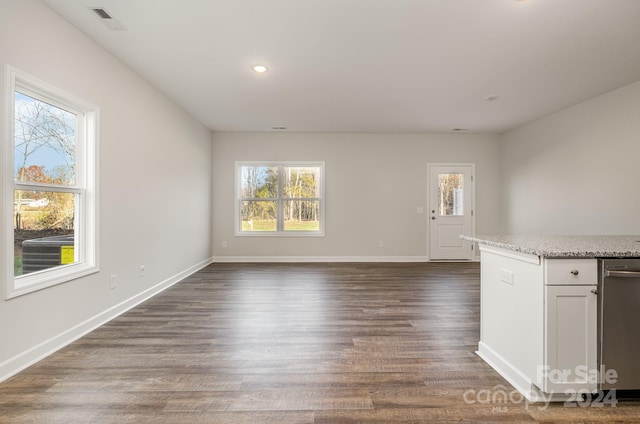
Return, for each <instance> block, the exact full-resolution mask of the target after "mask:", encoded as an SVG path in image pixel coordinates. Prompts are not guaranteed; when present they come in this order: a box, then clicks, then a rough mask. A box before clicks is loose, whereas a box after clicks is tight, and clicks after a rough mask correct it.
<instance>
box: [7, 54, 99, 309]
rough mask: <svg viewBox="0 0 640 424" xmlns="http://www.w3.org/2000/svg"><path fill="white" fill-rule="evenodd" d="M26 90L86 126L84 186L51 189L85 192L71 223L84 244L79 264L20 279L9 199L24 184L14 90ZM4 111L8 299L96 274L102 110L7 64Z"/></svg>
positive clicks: (81, 166) (82, 168) (80, 171)
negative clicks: (17, 159) (18, 178)
mask: <svg viewBox="0 0 640 424" xmlns="http://www.w3.org/2000/svg"><path fill="white" fill-rule="evenodd" d="M16 88H18V89H19V90H18V91H26V92H27V93H26V94H33V95H35V96H36V97H37V98H39V99H43V100H47V101H51V102H52V103H53V104H54V105H55V104H60V105H65V106H66V107H71V108H72V109H73V110H74V111H77V112H80V113H82V114H83V115H84V117H85V119H84V120H83V121H84V124H83V125H80V129H81V131H82V133H83V136H84V143H83V149H82V150H81V151H80V152H79V153H78V155H79V156H80V159H81V160H79V161H77V163H78V168H77V169H76V172H77V175H78V177H77V178H79V180H80V181H81V183H82V184H83V186H82V187H81V188H77V187H57V186H51V188H52V189H54V190H55V191H68V192H73V193H78V192H79V191H82V192H83V195H82V196H80V199H82V202H81V204H78V205H77V206H76V207H77V208H78V209H79V210H80V211H81V213H80V214H79V216H78V217H77V218H76V223H75V228H76V231H75V236H76V240H75V246H82V247H81V248H80V249H76V250H78V252H77V253H76V254H77V255H78V262H77V263H73V264H69V265H61V266H58V267H55V268H52V269H48V270H43V271H38V272H33V273H30V274H27V275H24V276H20V277H14V275H13V259H14V258H13V242H14V237H13V195H14V189H16V188H21V187H25V186H28V184H24V183H20V184H16V183H15V175H14V173H15V170H14V166H15V165H14V153H15V147H14V106H15V100H14V92H15V90H16ZM4 93H5V99H4V102H5V108H4V110H5V113H4V124H5V125H4V127H5V131H4V158H5V159H4V161H3V163H2V164H1V166H3V168H4V172H3V176H4V178H3V181H4V184H3V187H2V191H3V193H4V194H3V196H2V201H1V202H0V207H1V210H2V211H3V213H2V225H3V229H4V233H5V237H3V238H4V240H5V243H4V244H3V245H2V246H1V247H0V248H1V249H2V250H3V251H4V252H3V254H2V255H1V259H0V261H1V262H2V269H4V270H5V275H4V276H3V279H4V297H5V299H11V298H14V297H17V296H21V295H24V294H27V293H31V292H34V291H36V290H41V289H44V288H46V287H51V286H54V285H57V284H61V283H64V282H67V281H70V280H74V279H76V278H80V277H83V276H86V275H89V274H93V273H95V272H98V271H99V264H98V161H97V152H98V140H99V137H98V136H99V128H98V125H99V115H100V110H99V108H98V107H97V106H95V105H92V104H90V103H88V102H86V101H84V100H82V99H79V98H77V97H76V96H73V95H71V94H69V93H66V92H64V91H63V90H60V89H59V88H57V87H54V86H52V85H50V84H48V83H46V82H44V81H41V80H39V79H37V78H35V77H32V76H30V75H28V74H26V73H24V72H22V71H19V70H17V69H15V68H13V67H11V66H5V90H4Z"/></svg>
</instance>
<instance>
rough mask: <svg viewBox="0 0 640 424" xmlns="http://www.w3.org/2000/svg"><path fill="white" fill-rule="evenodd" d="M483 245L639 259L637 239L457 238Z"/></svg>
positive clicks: (534, 252) (549, 254)
mask: <svg viewBox="0 0 640 424" xmlns="http://www.w3.org/2000/svg"><path fill="white" fill-rule="evenodd" d="M460 238H462V239H463V240H467V241H471V242H478V243H480V244H484V245H486V246H493V247H500V248H503V249H509V250H513V251H516V252H522V253H529V254H532V255H537V256H544V257H547V258H568V257H576V258H577V257H579V258H640V236H632V235H630V236H560V235H558V236H544V235H537V236H527V235H491V236H473V237H471V236H460Z"/></svg>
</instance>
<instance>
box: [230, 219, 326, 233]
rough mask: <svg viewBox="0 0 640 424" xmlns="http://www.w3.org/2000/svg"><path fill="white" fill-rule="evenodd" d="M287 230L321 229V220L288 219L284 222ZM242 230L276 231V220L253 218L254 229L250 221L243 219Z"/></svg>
mask: <svg viewBox="0 0 640 424" xmlns="http://www.w3.org/2000/svg"><path fill="white" fill-rule="evenodd" d="M284 229H285V231H320V222H318V221H286V222H285V223H284ZM242 231H276V221H275V220H264V221H259V220H255V219H254V220H253V229H252V227H251V226H250V225H249V222H247V221H242Z"/></svg>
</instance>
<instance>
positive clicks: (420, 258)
mask: <svg viewBox="0 0 640 424" xmlns="http://www.w3.org/2000/svg"><path fill="white" fill-rule="evenodd" d="M213 262H249V263H251V262H273V263H277V262H300V263H303V262H429V258H427V257H426V256H214V258H213Z"/></svg>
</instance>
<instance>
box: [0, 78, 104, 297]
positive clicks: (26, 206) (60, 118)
mask: <svg viewBox="0 0 640 424" xmlns="http://www.w3.org/2000/svg"><path fill="white" fill-rule="evenodd" d="M6 73H7V78H6V81H7V90H6V93H7V95H8V96H9V99H7V100H8V101H7V102H6V104H7V111H8V113H7V119H6V121H7V128H8V131H7V133H8V134H7V135H6V137H5V155H4V157H5V163H4V169H5V172H4V173H5V177H6V178H5V179H4V180H5V184H4V192H5V195H4V200H5V204H6V207H5V211H4V221H5V231H7V233H8V234H12V235H13V237H7V239H8V242H9V246H6V252H7V253H6V255H5V257H4V261H5V262H6V265H9V266H5V267H4V268H5V269H6V272H7V275H6V278H5V281H6V286H5V297H6V298H11V297H15V296H19V295H22V294H25V293H29V292H32V291H34V290H38V289H42V288H45V287H49V286H52V285H54V284H59V283H62V282H65V281H69V280H71V279H74V278H78V277H80V276H83V275H87V274H89V273H92V272H96V271H97V255H96V225H97V223H96V151H97V127H98V109H97V108H96V107H95V106H92V105H90V104H88V103H86V102H84V101H82V100H80V99H77V98H75V97H74V96H72V95H69V94H67V93H65V92H63V91H62V90H59V89H57V88H55V87H52V86H50V85H48V84H46V83H44V82H41V81H39V80H36V79H35V78H33V77H30V76H28V75H26V74H23V73H22V72H20V71H17V70H15V69H13V68H10V67H7V71H6ZM11 265H13V266H11Z"/></svg>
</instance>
